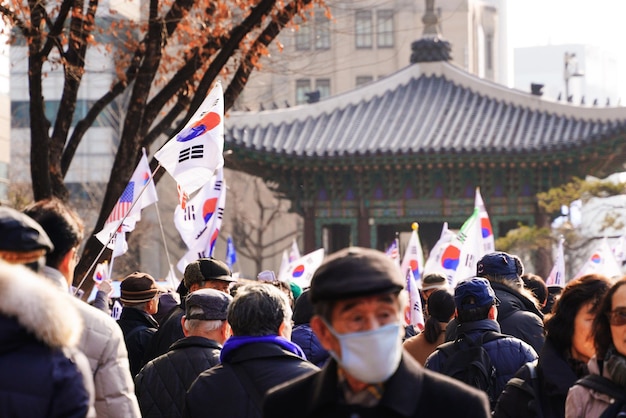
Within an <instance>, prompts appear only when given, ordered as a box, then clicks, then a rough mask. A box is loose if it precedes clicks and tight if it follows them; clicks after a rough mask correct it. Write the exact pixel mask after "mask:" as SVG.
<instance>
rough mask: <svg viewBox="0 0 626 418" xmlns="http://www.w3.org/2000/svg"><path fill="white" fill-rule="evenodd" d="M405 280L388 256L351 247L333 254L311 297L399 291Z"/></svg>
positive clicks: (315, 278)
mask: <svg viewBox="0 0 626 418" xmlns="http://www.w3.org/2000/svg"><path fill="white" fill-rule="evenodd" d="M403 288H404V280H402V274H401V273H400V269H399V268H398V266H397V265H396V264H395V263H394V262H393V261H392V260H391V258H389V257H388V256H387V255H385V254H384V253H382V252H380V251H377V250H372V249H369V248H360V247H350V248H345V249H343V250H340V251H337V252H336V253H334V254H332V255H330V256H329V257H328V258H327V259H326V260H325V261H324V263H323V264H322V265H321V266H320V267H319V268H318V269H317V270H316V271H315V273H314V274H313V278H312V279H311V290H310V296H309V297H310V298H311V302H313V303H316V302H318V301H322V300H340V299H349V298H354V297H361V296H369V295H375V294H382V293H391V292H399V291H400V290H402V289H403Z"/></svg>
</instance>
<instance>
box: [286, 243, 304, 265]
mask: <svg viewBox="0 0 626 418" xmlns="http://www.w3.org/2000/svg"><path fill="white" fill-rule="evenodd" d="M301 257H302V256H301V255H300V249H299V248H298V243H297V242H296V239H295V238H294V239H293V242H292V243H291V250H290V251H289V262H292V261H296V260H297V259H299V258H301Z"/></svg>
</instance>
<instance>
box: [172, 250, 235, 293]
mask: <svg viewBox="0 0 626 418" xmlns="http://www.w3.org/2000/svg"><path fill="white" fill-rule="evenodd" d="M207 280H222V281H225V282H236V281H237V279H233V275H232V273H231V272H230V269H229V268H228V265H227V264H226V263H225V262H223V261H221V260H218V259H216V258H213V257H210V258H199V259H198V260H196V261H193V262H191V263H189V264H188V265H187V267H186V268H185V273H184V274H183V281H184V283H185V286H186V287H187V289H189V288H190V287H191V286H192V285H194V284H196V283H197V284H201V283H202V282H205V281H207Z"/></svg>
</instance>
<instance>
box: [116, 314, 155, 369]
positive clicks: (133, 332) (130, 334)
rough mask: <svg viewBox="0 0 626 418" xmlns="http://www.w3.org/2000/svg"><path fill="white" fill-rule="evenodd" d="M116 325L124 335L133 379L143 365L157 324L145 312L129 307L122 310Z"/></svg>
mask: <svg viewBox="0 0 626 418" xmlns="http://www.w3.org/2000/svg"><path fill="white" fill-rule="evenodd" d="M117 324H118V325H119V326H120V328H122V333H124V342H125V343H126V350H128V362H129V364H130V373H131V375H132V376H133V378H134V377H135V376H137V373H139V371H140V370H141V368H142V367H143V366H144V364H145V362H144V358H145V353H146V349H147V347H149V345H150V342H151V340H152V336H153V335H154V333H155V332H156V330H157V328H158V327H159V324H158V323H157V321H155V320H154V318H152V316H150V315H149V314H147V313H146V312H144V311H142V310H140V309H135V308H129V307H124V308H123V309H122V314H121V315H120V319H118V320H117Z"/></svg>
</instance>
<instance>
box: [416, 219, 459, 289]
mask: <svg viewBox="0 0 626 418" xmlns="http://www.w3.org/2000/svg"><path fill="white" fill-rule="evenodd" d="M458 245H459V243H458V240H457V239H456V234H455V233H454V232H453V231H450V230H449V229H448V223H447V222H444V223H443V228H442V229H441V236H440V237H439V241H437V242H436V243H435V245H434V246H433V248H432V250H430V254H429V255H428V260H426V265H425V266H424V275H427V274H431V273H442V274H443V275H445V276H446V277H447V278H448V285H450V286H452V285H453V279H454V274H455V272H456V269H457V267H458V266H459V260H460V259H461V248H460V247H459V246H458Z"/></svg>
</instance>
